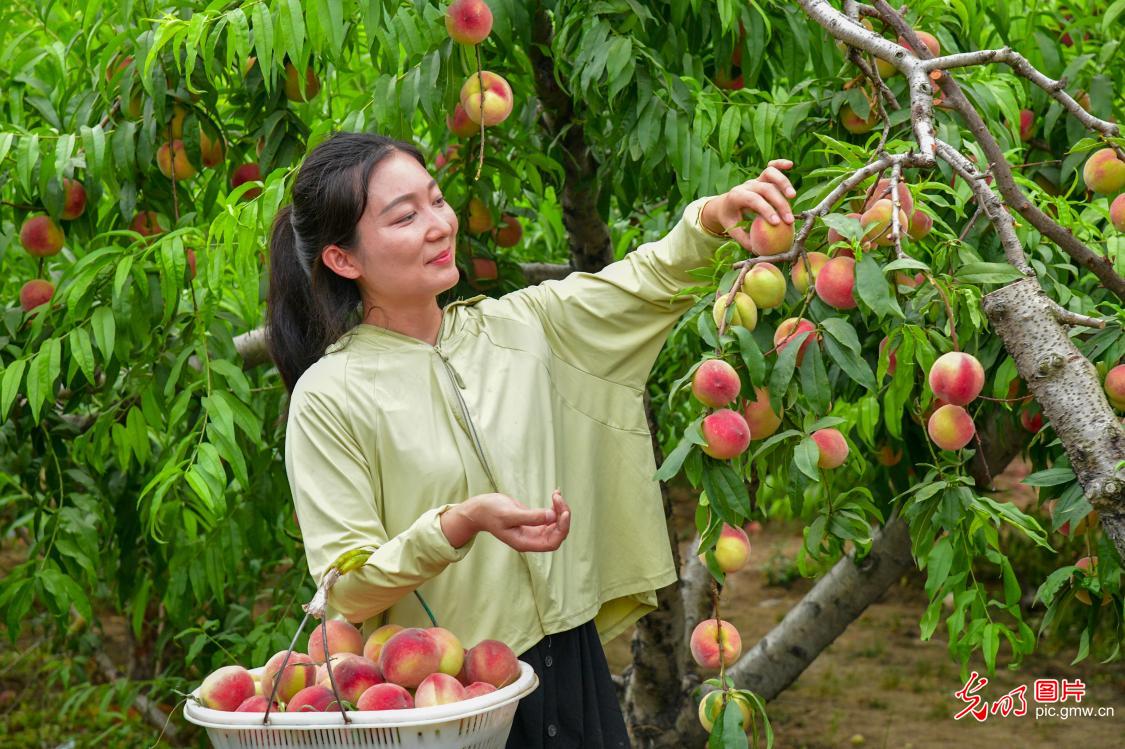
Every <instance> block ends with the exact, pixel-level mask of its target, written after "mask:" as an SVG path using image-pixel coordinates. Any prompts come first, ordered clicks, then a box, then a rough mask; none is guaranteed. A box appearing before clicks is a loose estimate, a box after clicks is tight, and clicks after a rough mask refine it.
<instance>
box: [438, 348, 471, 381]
mask: <svg viewBox="0 0 1125 749" xmlns="http://www.w3.org/2000/svg"><path fill="white" fill-rule="evenodd" d="M434 351H436V352H437V355H438V356H440V357H441V360H442V362H443V363H444V364H445V368H446V369H448V370H449V372H450V373H451V374H452V375H453V381H454V382H456V383H457V387H459V388H461V389H462V390H464V389H465V381H464V380H462V379H461V373H460V372H458V371H457V368H456V367H454V366H453V362H451V361H449V357H447V356H446V355H445V352H443V351H442V350H441V349H440V348H438V347H437V346H435V347H434Z"/></svg>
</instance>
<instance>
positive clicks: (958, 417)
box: [926, 403, 977, 450]
mask: <svg viewBox="0 0 1125 749" xmlns="http://www.w3.org/2000/svg"><path fill="white" fill-rule="evenodd" d="M926 431H927V433H929V435H930V439H931V440H933V442H934V444H935V445H937V446H938V447H940V448H941V449H942V450H960V449H961V448H962V447H964V446H965V445H967V444H969V442H971V441H972V439H973V435H975V434H976V431H977V429H976V425H975V424H973V419H972V417H971V416H969V412H968V411H966V410H965V409H964V408H962V407H961V406H956V405H954V404H952V403H947V404H945V405H944V406H942V407H941V408H938V409H937V410H935V411H934V412H933V413H932V414H931V415H930V420H929V422H928V423H927V424H926Z"/></svg>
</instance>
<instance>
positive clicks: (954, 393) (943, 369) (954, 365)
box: [930, 351, 984, 406]
mask: <svg viewBox="0 0 1125 749" xmlns="http://www.w3.org/2000/svg"><path fill="white" fill-rule="evenodd" d="M983 387H984V367H982V366H981V365H980V362H979V361H977V358H976V357H975V356H973V355H972V354H966V353H963V352H960V351H950V352H949V353H948V354H942V355H941V356H939V357H938V359H937V361H935V362H934V366H933V367H931V368H930V390H932V391H933V392H934V395H936V396H937V397H938V398H941V399H942V400H943V401H945V402H946V403H952V404H953V405H955V406H965V405H968V404H969V403H972V401H973V399H974V398H976V397H977V396H978V395H980V391H981V389H982V388H983Z"/></svg>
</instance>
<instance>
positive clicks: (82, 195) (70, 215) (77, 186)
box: [60, 178, 86, 221]
mask: <svg viewBox="0 0 1125 749" xmlns="http://www.w3.org/2000/svg"><path fill="white" fill-rule="evenodd" d="M85 210H86V188H85V187H83V186H82V183H81V182H79V181H78V180H76V179H65V178H64V179H63V209H62V214H60V218H62V219H63V220H64V221H73V220H74V219H76V218H78V217H79V216H81V215H82V213H83V212H84V211H85Z"/></svg>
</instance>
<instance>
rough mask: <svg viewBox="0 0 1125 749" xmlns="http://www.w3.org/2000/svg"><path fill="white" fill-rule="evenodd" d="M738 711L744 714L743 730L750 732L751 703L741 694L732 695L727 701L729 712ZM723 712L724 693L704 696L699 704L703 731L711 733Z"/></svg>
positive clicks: (712, 693) (700, 722)
mask: <svg viewBox="0 0 1125 749" xmlns="http://www.w3.org/2000/svg"><path fill="white" fill-rule="evenodd" d="M736 709H737V710H738V711H739V712H740V713H742V718H741V720H742V730H743V731H749V730H750V715H751V713H750V702H749V701H748V700H747V699H746V697H745V696H743V695H741V694H732V695H731V696H730V699H729V700H728V701H727V710H736ZM722 712H723V693H722V692H721V691H718V690H716V691H714V692H708V693H707V694H705V695H703V700H702V701H700V703H699V724H700V725H702V726H703V730H704V731H707V733H711V729H712V728H713V727H714V725H715V721H716V720H718V719H719V715H721V714H722Z"/></svg>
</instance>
